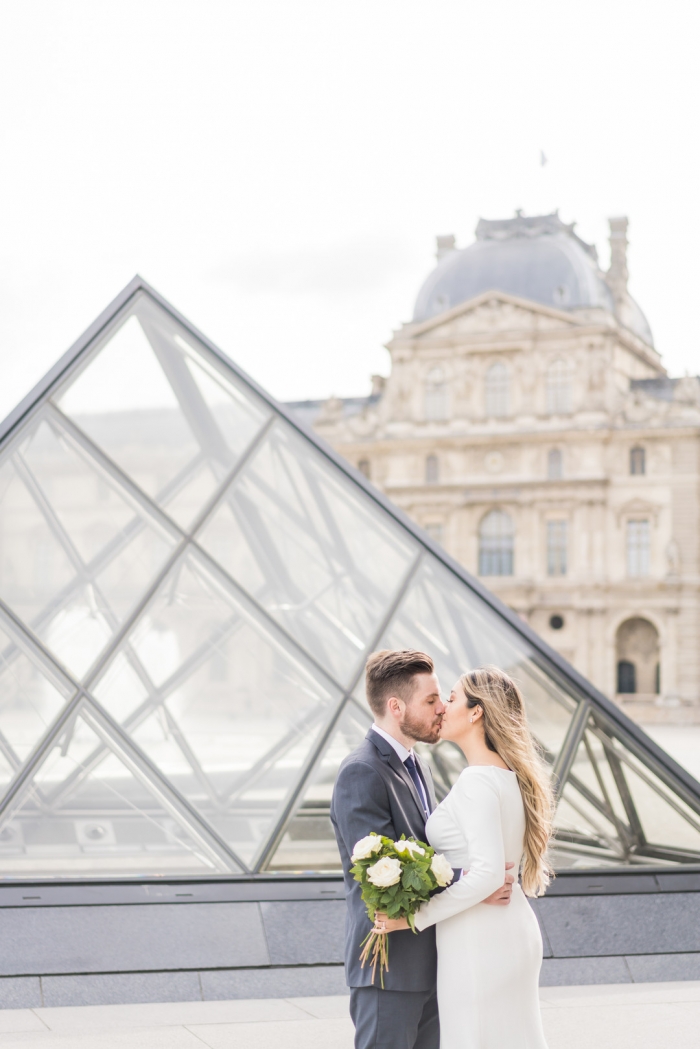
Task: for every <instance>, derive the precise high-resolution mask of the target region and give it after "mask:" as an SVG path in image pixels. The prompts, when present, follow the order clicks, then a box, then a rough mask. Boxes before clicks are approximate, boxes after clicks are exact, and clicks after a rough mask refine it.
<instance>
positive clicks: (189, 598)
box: [94, 557, 340, 863]
mask: <svg viewBox="0 0 700 1049" xmlns="http://www.w3.org/2000/svg"><path fill="white" fill-rule="evenodd" d="M94 694H95V696H96V697H97V698H98V699H99V700H100V701H101V702H102V703H103V704H104V706H105V707H106V709H107V710H108V711H109V713H110V714H111V715H112V716H113V717H114V718H115V719H116V720H118V721H119V722H120V723H121V724H122V725H123V727H124V729H125V730H126V731H128V732H129V734H130V735H131V736H132V738H133V739H134V740H135V741H136V742H137V744H138V745H139V747H140V748H141V749H142V750H143V751H144V752H145V753H146V754H147V755H148V756H149V758H150V760H151V761H152V762H153V763H154V764H155V765H156V766H157V767H158V768H159V769H160V770H161V771H162V772H163V774H164V775H165V776H167V777H168V779H169V780H170V781H171V782H172V783H173V784H174V785H175V786H176V788H177V789H178V790H179V792H180V793H181V794H183V795H184V796H185V797H186V798H187V799H188V800H189V801H190V802H191V804H192V805H194V806H195V807H196V808H197V810H198V811H199V812H200V813H201V814H202V816H203V817H204V818H205V819H206V820H207V821H208V822H209V823H210V824H211V825H212V826H213V827H214V828H215V829H216V831H217V832H218V833H219V834H220V835H221V837H222V838H223V839H224V840H225V841H226V842H228V844H229V845H230V846H231V848H232V850H233V851H234V852H235V854H236V855H238V856H240V857H241V858H242V859H243V860H244V861H245V862H248V863H252V862H253V861H254V858H255V856H256V855H257V853H258V851H259V850H260V849H261V847H262V845H263V844H264V841H265V839H266V836H267V834H268V833H269V832H270V831H271V829H272V827H273V826H274V825H275V822H276V820H278V819H279V816H280V814H281V813H282V812H283V811H284V807H285V805H286V803H287V799H288V798H289V796H290V794H291V792H292V791H293V790H294V789H295V788H296V786H297V784H298V782H299V779H300V776H301V775H302V773H303V771H304V767H305V763H306V761H307V759H308V756H309V754H310V753H311V752H312V751H313V748H314V745H315V742H316V740H317V738H318V736H319V734H320V733H321V732H322V731H323V727H324V725H325V724H326V722H327V721H328V718H329V717H330V716H331V714H332V712H333V710H334V709H336V708H337V705H338V703H339V701H340V695H339V693H338V692H337V691H336V690H334V689H333V687H332V685H331V684H330V683H329V682H328V681H324V680H323V677H322V675H319V674H318V673H317V672H316V671H315V669H314V668H313V666H312V665H311V664H310V663H309V662H308V660H306V659H305V658H304V656H303V655H302V654H301V653H300V652H299V651H298V650H297V649H296V647H295V646H293V645H290V644H289V642H287V641H286V640H285V638H284V636H283V635H282V634H281V632H280V631H279V630H277V629H276V628H275V627H274V625H273V624H272V623H269V622H266V620H265V619H264V617H262V616H261V615H260V613H255V611H254V609H253V607H252V606H250V605H249V604H248V603H247V602H246V601H245V600H243V599H242V598H241V597H240V596H238V595H236V593H235V592H234V591H233V589H232V588H230V586H229V587H228V588H227V584H226V583H225V582H222V581H221V580H218V581H217V579H215V578H214V577H213V576H212V574H211V572H210V571H209V570H208V569H207V568H206V566H205V565H204V564H203V563H200V561H199V560H198V559H197V558H194V557H188V558H186V559H184V560H183V561H181V562H180V563H178V564H177V565H176V566H175V568H174V569H173V571H172V572H171V574H170V575H169V576H168V577H167V578H166V579H165V580H164V582H163V585H162V586H161V588H160V590H159V592H158V593H157V595H156V596H155V598H154V599H153V601H152V602H151V603H150V605H149V606H148V608H147V609H146V610H145V611H144V614H143V617H142V618H141V620H140V622H139V624H138V625H137V627H136V628H135V629H134V631H133V632H132V634H131V635H129V637H128V638H127V640H126V643H125V645H124V647H123V648H122V649H121V651H120V653H119V655H118V657H117V659H116V660H115V662H114V663H113V664H112V666H110V667H109V668H108V670H107V671H106V673H105V675H104V677H103V678H102V679H101V680H100V681H99V682H98V683H97V685H96V686H95V689H94Z"/></svg>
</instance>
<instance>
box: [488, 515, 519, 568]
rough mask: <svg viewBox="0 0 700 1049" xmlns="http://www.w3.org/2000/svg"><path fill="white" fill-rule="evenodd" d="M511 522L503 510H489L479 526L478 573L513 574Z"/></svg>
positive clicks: (512, 532)
mask: <svg viewBox="0 0 700 1049" xmlns="http://www.w3.org/2000/svg"><path fill="white" fill-rule="evenodd" d="M513 537H514V530H513V522H512V520H511V518H510V516H509V515H508V514H507V513H505V511H503V510H491V512H490V513H488V514H486V516H485V517H484V518H482V521H481V525H480V527H479V575H512V574H513Z"/></svg>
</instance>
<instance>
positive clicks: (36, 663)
mask: <svg viewBox="0 0 700 1049" xmlns="http://www.w3.org/2000/svg"><path fill="white" fill-rule="evenodd" d="M31 651H32V650H31V647H30V646H28V645H27V644H26V643H25V645H24V646H22V647H20V644H18V637H17V634H16V633H15V632H14V631H12V630H11V628H9V627H7V628H6V629H3V628H2V627H0V754H1V755H2V757H3V759H4V760H3V762H2V763H0V800H1V799H2V796H3V794H4V793H5V790H6V789H7V786H8V784H9V782H10V780H11V778H12V776H13V775H14V774H15V773H16V772H17V771H18V769H19V768H20V767H21V766H22V764H23V763H24V761H26V759H27V758H28V757H29V755H30V753H31V752H32V750H33V749H34V747H35V746H36V744H37V743H38V742H39V740H40V739H41V738H42V737H43V736H44V735H45V734H46V733H47V732H48V729H49V727H50V726H51V724H52V723H53V722H54V721H55V719H56V717H57V716H58V714H59V713H60V712H61V710H62V709H63V707H64V706H65V704H66V701H67V700H68V698H69V697H70V694H71V689H70V686H68V685H67V684H66V683H64V682H62V681H61V679H60V677H58V676H56V675H54V677H53V679H49V677H48V676H47V673H46V668H45V666H44V664H43V662H41V661H40V660H39V658H38V657H36V656H35V658H34V659H32V658H31V657H30V654H28V652H29V653H31Z"/></svg>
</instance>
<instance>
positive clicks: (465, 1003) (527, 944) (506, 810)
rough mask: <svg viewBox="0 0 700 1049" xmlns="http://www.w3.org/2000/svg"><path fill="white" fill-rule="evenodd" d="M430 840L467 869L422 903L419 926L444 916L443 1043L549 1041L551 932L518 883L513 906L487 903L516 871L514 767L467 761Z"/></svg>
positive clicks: (463, 1047) (534, 1045)
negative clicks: (545, 931) (509, 867)
mask: <svg viewBox="0 0 700 1049" xmlns="http://www.w3.org/2000/svg"><path fill="white" fill-rule="evenodd" d="M426 833H427V837H428V841H429V842H430V844H431V845H432V846H433V848H434V849H435V850H436V851H437V852H442V853H444V854H445V856H446V857H447V858H448V860H449V861H450V864H451V865H452V866H453V867H463V868H464V869H465V870H468V873H467V874H466V875H462V877H461V878H460V880H459V881H457V882H455V883H454V884H453V885H450V886H449V888H447V889H445V890H444V892H441V893H438V894H437V895H436V896H433V898H432V899H431V900H430V901H429V902H428V903H425V904H423V906H422V907H421V908H420V910H419V911H418V913H417V914H416V928H417V929H425V928H427V927H428V926H429V925H436V926H437V928H436V934H437V948H438V1005H439V1009H440V1049H547V1043H546V1042H545V1038H544V1032H543V1030H542V1020H541V1017H540V1004H539V994H538V981H539V972H540V966H541V964H542V937H541V934H540V930H539V926H538V924H537V919H536V918H535V915H534V913H533V911H532V908H531V907H530V905H529V903H528V902H527V898H526V897H525V895H524V893H523V891H522V889H521V888H520V886H519V885H518V884H516V885H514V886H513V896H512V899H511V901H510V903H509V904H508V905H507V906H492V905H490V904H485V903H482V900H485V899H486V897H487V896H490V895H491V893H492V892H495V891H496V889H498V888H499V887H500V886H501V885H502V884H503V881H504V871H505V865H506V861H508V860H511V861H512V862H513V863H514V864H515V868H514V871H513V873H516V872H517V870H518V868H519V866H520V860H521V858H522V855H523V839H524V834H525V810H524V807H523V801H522V797H521V794H520V787H519V786H518V781H517V777H516V775H515V773H514V772H509V771H508V770H507V769H500V768H496V767H495V766H492V765H475V766H471V767H470V768H467V769H465V770H464V771H463V772H462V774H461V775H460V777H459V779H458V781H457V783H456V784H455V785H454V787H453V788H452V790H451V791H450V793H449V794H448V795H447V797H446V798H445V800H444V801H443V802H442V803H441V804H440V805H438V807H437V808H436V809H435V811H434V812H433V813H432V815H431V816H430V819H429V820H428V823H427V826H426Z"/></svg>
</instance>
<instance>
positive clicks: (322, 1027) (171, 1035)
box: [0, 982, 700, 1049]
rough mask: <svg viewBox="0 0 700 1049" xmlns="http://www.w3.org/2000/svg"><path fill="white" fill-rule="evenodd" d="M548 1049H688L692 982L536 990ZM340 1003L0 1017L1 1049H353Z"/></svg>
mask: <svg viewBox="0 0 700 1049" xmlns="http://www.w3.org/2000/svg"><path fill="white" fill-rule="evenodd" d="M541 996H542V1012H543V1016H544V1022H545V1028H546V1032H547V1038H548V1041H549V1047H550V1049H639V1047H640V1046H643V1047H644V1049H697V1045H698V1038H699V1036H698V1032H699V1031H700V982H697V983H692V982H688V983H653V984H635V985H634V986H632V987H629V986H624V985H614V986H612V985H610V986H597V987H549V988H543V989H542V992H541ZM347 1003H348V999H347V998H345V997H339V998H276V999H265V1000H261V999H256V1000H251V1001H236V1002H183V1003H182V1004H167V1005H101V1006H82V1007H76V1008H69V1009H6V1010H4V1011H0V1045H2V1047H3V1049H51V1047H55V1049H202V1046H209V1049H280V1046H283V1047H284V1049H352V1024H351V1023H350V1020H349V1018H348V1004H347Z"/></svg>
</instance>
